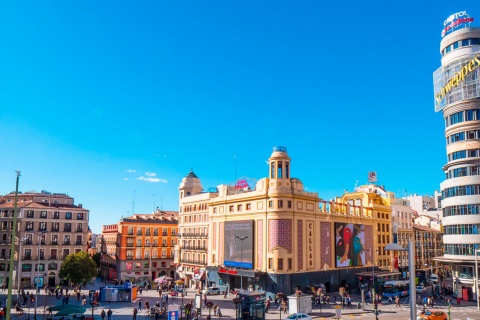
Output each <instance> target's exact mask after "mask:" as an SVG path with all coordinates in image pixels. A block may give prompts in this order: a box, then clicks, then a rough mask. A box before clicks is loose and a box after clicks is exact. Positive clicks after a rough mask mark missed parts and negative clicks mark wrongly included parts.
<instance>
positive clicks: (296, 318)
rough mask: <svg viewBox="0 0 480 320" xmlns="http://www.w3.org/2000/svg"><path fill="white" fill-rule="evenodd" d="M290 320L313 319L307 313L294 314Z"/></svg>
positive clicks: (290, 316)
mask: <svg viewBox="0 0 480 320" xmlns="http://www.w3.org/2000/svg"><path fill="white" fill-rule="evenodd" d="M287 319H288V320H312V317H311V316H309V315H308V314H305V313H293V314H291V315H289V316H288V317H287Z"/></svg>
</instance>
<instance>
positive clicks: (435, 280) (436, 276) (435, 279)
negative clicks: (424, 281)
mask: <svg viewBox="0 0 480 320" xmlns="http://www.w3.org/2000/svg"><path fill="white" fill-rule="evenodd" d="M430 281H432V283H437V282H438V274H435V273H432V274H431V275H430Z"/></svg>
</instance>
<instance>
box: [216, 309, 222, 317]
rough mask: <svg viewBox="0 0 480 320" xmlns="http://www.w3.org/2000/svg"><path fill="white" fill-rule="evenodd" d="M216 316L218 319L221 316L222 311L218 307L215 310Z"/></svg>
mask: <svg viewBox="0 0 480 320" xmlns="http://www.w3.org/2000/svg"><path fill="white" fill-rule="evenodd" d="M217 316H218V317H219V318H220V317H221V316H222V311H220V307H218V308H217Z"/></svg>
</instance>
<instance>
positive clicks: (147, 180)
mask: <svg viewBox="0 0 480 320" xmlns="http://www.w3.org/2000/svg"><path fill="white" fill-rule="evenodd" d="M137 180H141V181H146V182H162V183H167V180H165V179H160V178H152V177H144V176H141V177H138V178H137Z"/></svg>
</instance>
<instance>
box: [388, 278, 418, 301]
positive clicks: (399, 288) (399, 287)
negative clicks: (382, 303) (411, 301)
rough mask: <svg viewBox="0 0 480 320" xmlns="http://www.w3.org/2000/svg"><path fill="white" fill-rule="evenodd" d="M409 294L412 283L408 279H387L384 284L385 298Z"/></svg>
mask: <svg viewBox="0 0 480 320" xmlns="http://www.w3.org/2000/svg"><path fill="white" fill-rule="evenodd" d="M414 290H415V288H414ZM409 295H410V283H409V281H408V280H398V281H387V282H385V283H384V284H383V296H384V297H385V298H388V297H392V298H395V297H396V296H398V297H405V296H409Z"/></svg>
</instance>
